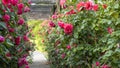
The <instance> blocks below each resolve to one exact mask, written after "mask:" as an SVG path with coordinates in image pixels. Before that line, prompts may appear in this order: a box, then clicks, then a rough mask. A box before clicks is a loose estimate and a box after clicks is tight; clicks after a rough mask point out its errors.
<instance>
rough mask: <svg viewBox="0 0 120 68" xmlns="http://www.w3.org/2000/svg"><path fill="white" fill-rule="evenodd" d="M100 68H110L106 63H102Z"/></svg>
mask: <svg viewBox="0 0 120 68" xmlns="http://www.w3.org/2000/svg"><path fill="white" fill-rule="evenodd" d="M101 68H110V67H109V66H108V65H103V66H102V67H101Z"/></svg>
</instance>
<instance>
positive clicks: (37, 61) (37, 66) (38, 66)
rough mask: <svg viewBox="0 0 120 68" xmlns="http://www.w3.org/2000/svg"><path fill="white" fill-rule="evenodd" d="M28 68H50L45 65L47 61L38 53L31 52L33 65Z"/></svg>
mask: <svg viewBox="0 0 120 68" xmlns="http://www.w3.org/2000/svg"><path fill="white" fill-rule="evenodd" d="M30 68H50V66H49V65H48V64H47V59H46V58H45V56H44V55H43V53H40V52H38V51H34V52H33V63H32V64H31V65H30Z"/></svg>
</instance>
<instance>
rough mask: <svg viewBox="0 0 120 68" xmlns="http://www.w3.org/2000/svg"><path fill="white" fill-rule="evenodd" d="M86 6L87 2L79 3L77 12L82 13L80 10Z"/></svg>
mask: <svg viewBox="0 0 120 68" xmlns="http://www.w3.org/2000/svg"><path fill="white" fill-rule="evenodd" d="M84 5H85V2H79V3H78V4H77V10H78V11H80V10H81V7H84Z"/></svg>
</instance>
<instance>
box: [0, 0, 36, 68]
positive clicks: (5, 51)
mask: <svg viewBox="0 0 120 68" xmlns="http://www.w3.org/2000/svg"><path fill="white" fill-rule="evenodd" d="M29 6H30V1H27V0H24V1H22V0H1V2H0V67H1V68H29V64H28V63H29V60H28V59H27V57H28V56H30V53H31V51H33V50H34V48H33V44H32V43H31V42H30V40H29V36H30V31H29V29H28V25H27V23H26V22H27V20H26V18H25V16H24V13H26V12H29V11H30V9H29Z"/></svg>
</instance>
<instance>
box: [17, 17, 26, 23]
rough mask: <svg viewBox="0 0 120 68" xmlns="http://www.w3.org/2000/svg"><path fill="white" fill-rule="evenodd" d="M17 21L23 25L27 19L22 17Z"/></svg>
mask: <svg viewBox="0 0 120 68" xmlns="http://www.w3.org/2000/svg"><path fill="white" fill-rule="evenodd" d="M17 23H18V25H23V24H24V23H25V21H24V19H23V18H20V19H19V20H18V22H17Z"/></svg>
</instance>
